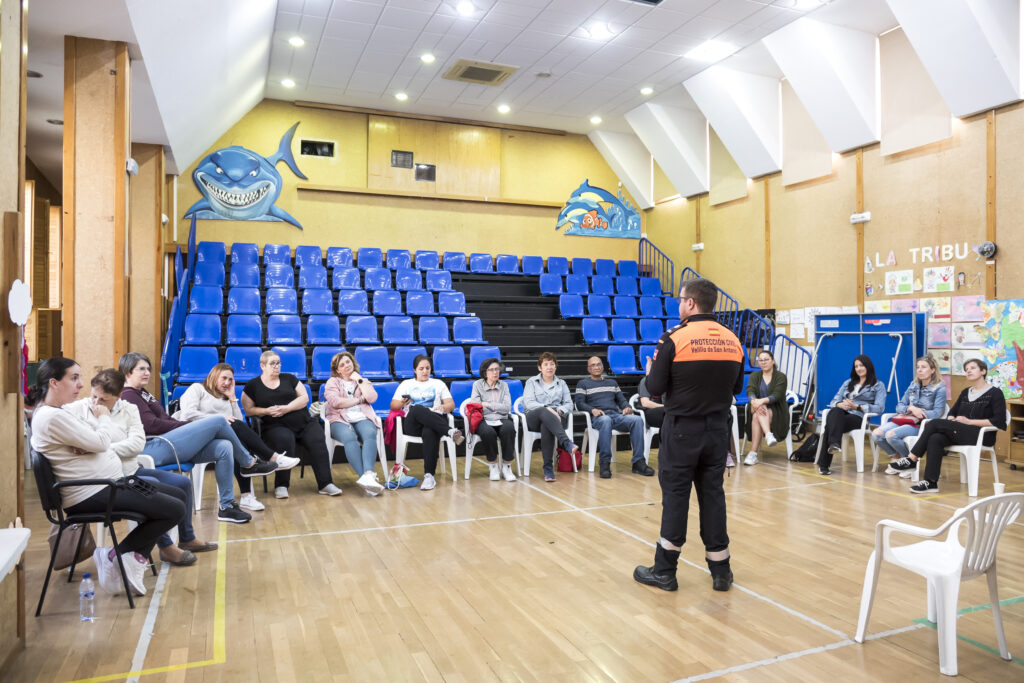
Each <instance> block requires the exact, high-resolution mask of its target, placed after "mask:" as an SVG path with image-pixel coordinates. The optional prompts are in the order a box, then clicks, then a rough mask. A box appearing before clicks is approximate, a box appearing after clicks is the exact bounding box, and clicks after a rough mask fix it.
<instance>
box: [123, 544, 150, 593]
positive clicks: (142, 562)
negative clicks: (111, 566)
mask: <svg viewBox="0 0 1024 683" xmlns="http://www.w3.org/2000/svg"><path fill="white" fill-rule="evenodd" d="M121 561H122V562H123V563H124V573H125V575H126V576H127V577H128V587H129V588H131V589H132V592H133V593H134V594H135V595H145V594H146V584H144V583H143V582H142V579H143V577H145V576H146V567H147V566H148V564H149V563H148V561H147V560H146V558H145V557H143V556H142V555H140V554H138V553H125V554H124V555H121Z"/></svg>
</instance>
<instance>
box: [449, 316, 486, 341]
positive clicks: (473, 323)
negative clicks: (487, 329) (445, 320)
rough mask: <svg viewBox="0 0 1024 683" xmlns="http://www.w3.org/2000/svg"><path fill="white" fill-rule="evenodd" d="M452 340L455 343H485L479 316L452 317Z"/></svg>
mask: <svg viewBox="0 0 1024 683" xmlns="http://www.w3.org/2000/svg"><path fill="white" fill-rule="evenodd" d="M452 341H454V342H455V343H456V344H486V343H487V342H485V341H484V326H483V323H482V322H480V318H477V317H470V316H467V317H464V318H452Z"/></svg>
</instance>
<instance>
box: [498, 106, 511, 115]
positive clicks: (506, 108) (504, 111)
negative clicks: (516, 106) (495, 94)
mask: <svg viewBox="0 0 1024 683" xmlns="http://www.w3.org/2000/svg"><path fill="white" fill-rule="evenodd" d="M510 111H512V107H510V106H508V105H507V104H499V105H498V112H500V113H502V114H507V113H509V112H510Z"/></svg>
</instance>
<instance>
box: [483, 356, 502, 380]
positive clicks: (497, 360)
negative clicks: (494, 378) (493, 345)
mask: <svg viewBox="0 0 1024 683" xmlns="http://www.w3.org/2000/svg"><path fill="white" fill-rule="evenodd" d="M492 363H497V364H498V369H499V370H500V369H501V359H500V358H484V360H483V362H482V363H480V377H481V378H483V377H485V375H486V374H487V368H489V367H491V364H492Z"/></svg>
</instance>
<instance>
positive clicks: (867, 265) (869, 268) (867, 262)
mask: <svg viewBox="0 0 1024 683" xmlns="http://www.w3.org/2000/svg"><path fill="white" fill-rule="evenodd" d="M864 272H865V273H873V272H875V264H874V263H872V262H871V257H870V256H869V257H867V258H866V259H864Z"/></svg>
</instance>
